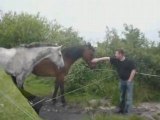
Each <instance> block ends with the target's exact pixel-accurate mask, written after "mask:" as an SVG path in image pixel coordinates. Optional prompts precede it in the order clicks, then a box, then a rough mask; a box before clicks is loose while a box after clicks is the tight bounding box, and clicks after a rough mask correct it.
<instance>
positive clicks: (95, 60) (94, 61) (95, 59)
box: [91, 58, 99, 63]
mask: <svg viewBox="0 0 160 120" xmlns="http://www.w3.org/2000/svg"><path fill="white" fill-rule="evenodd" d="M98 61H99V59H98V58H93V59H92V61H91V62H92V63H97V62H98Z"/></svg>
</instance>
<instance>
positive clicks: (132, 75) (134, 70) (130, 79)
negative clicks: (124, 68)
mask: <svg viewBox="0 0 160 120" xmlns="http://www.w3.org/2000/svg"><path fill="white" fill-rule="evenodd" d="M135 74H136V69H133V70H132V71H131V74H130V77H129V79H128V81H129V82H131V81H132V80H133V78H134V76H135Z"/></svg>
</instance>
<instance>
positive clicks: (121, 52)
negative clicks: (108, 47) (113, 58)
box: [116, 49, 125, 55]
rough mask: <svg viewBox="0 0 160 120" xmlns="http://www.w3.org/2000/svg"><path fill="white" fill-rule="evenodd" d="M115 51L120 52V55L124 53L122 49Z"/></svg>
mask: <svg viewBox="0 0 160 120" xmlns="http://www.w3.org/2000/svg"><path fill="white" fill-rule="evenodd" d="M116 51H117V52H118V53H120V54H122V55H124V54H125V52H124V50H123V49H117V50H116Z"/></svg>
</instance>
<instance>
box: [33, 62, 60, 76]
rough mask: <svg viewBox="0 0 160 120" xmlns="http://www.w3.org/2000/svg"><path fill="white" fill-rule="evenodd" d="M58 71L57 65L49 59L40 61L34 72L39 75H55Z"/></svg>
mask: <svg viewBox="0 0 160 120" xmlns="http://www.w3.org/2000/svg"><path fill="white" fill-rule="evenodd" d="M56 72H57V67H56V65H54V64H53V63H52V62H51V61H49V60H47V59H46V60H43V61H41V62H40V63H38V64H37V65H36V66H35V67H34V68H33V71H32V73H33V74H35V75H38V76H52V77H53V76H55V73H56Z"/></svg>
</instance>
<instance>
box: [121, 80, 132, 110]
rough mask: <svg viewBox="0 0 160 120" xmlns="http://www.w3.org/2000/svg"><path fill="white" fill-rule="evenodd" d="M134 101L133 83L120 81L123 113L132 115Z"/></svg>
mask: <svg viewBox="0 0 160 120" xmlns="http://www.w3.org/2000/svg"><path fill="white" fill-rule="evenodd" d="M132 99H133V81H132V82H128V81H124V80H121V81H120V109H121V111H122V112H123V113H130V112H131V109H132Z"/></svg>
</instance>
